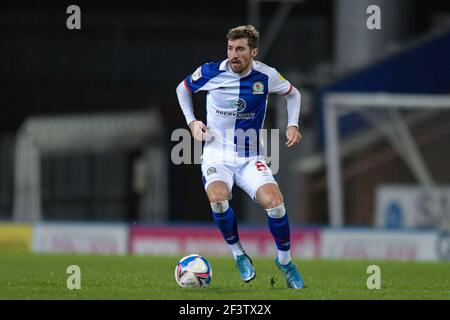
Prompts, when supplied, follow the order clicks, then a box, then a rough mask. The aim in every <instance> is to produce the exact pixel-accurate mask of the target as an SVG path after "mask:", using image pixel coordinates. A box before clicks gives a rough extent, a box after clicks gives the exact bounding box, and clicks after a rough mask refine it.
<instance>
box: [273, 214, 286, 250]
mask: <svg viewBox="0 0 450 320" xmlns="http://www.w3.org/2000/svg"><path fill="white" fill-rule="evenodd" d="M268 219H269V229H270V233H272V236H273V238H274V239H275V243H276V245H277V249H278V250H280V251H287V250H289V249H290V248H291V240H290V231H289V220H288V215H287V212H286V214H285V215H284V216H283V217H282V218H279V219H276V218H272V217H270V216H268Z"/></svg>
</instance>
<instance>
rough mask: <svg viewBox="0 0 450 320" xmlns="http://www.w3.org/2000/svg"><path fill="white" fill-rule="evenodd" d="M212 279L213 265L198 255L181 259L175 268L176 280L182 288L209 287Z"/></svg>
mask: <svg viewBox="0 0 450 320" xmlns="http://www.w3.org/2000/svg"><path fill="white" fill-rule="evenodd" d="M211 278H212V269H211V265H210V264H209V262H208V260H206V259H205V258H204V257H202V256H200V255H198V254H191V255H189V256H186V257H183V258H181V259H180V261H178V263H177V266H176V268H175V280H176V281H177V283H178V284H179V285H180V286H181V287H185V288H186V287H190V288H198V287H207V286H208V285H209V284H210V282H211Z"/></svg>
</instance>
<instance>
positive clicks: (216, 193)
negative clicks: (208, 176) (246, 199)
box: [207, 182, 228, 203]
mask: <svg viewBox="0 0 450 320" xmlns="http://www.w3.org/2000/svg"><path fill="white" fill-rule="evenodd" d="M207 194H208V199H209V202H211V203H215V202H221V201H228V187H227V185H226V184H225V183H223V182H213V183H211V185H210V186H209V187H208V190H207Z"/></svg>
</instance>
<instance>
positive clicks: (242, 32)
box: [227, 24, 259, 48]
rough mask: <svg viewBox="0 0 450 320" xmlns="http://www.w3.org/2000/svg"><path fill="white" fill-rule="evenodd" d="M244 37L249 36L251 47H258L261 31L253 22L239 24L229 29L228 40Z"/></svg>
mask: <svg viewBox="0 0 450 320" xmlns="http://www.w3.org/2000/svg"><path fill="white" fill-rule="evenodd" d="M242 38H247V40H248V45H249V46H250V48H258V46H259V32H258V31H257V30H256V29H255V27H254V26H252V25H251V24H249V25H246V26H239V27H236V28H233V29H230V30H229V31H228V34H227V39H228V40H236V39H242Z"/></svg>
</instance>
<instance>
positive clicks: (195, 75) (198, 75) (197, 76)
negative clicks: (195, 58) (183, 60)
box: [191, 67, 202, 82]
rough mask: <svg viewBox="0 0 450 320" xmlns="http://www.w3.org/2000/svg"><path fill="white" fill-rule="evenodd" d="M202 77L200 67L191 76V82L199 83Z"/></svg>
mask: <svg viewBox="0 0 450 320" xmlns="http://www.w3.org/2000/svg"><path fill="white" fill-rule="evenodd" d="M201 77H202V67H198V68H197V70H195V71H194V73H193V74H192V76H191V82H192V81H197V80H198V79H200V78H201Z"/></svg>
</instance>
